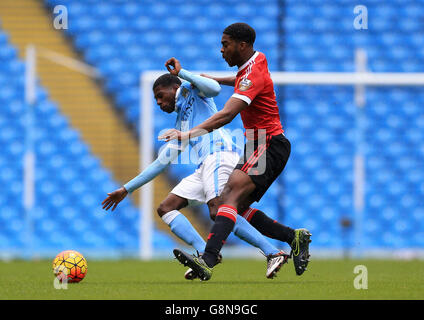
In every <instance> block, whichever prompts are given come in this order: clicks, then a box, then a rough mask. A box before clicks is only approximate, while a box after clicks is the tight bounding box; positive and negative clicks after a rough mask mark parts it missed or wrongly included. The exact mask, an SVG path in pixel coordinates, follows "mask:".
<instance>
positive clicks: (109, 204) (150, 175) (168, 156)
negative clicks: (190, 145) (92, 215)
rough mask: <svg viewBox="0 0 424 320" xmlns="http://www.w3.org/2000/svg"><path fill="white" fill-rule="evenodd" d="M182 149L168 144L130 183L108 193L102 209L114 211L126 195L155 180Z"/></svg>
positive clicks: (173, 144)
mask: <svg viewBox="0 0 424 320" xmlns="http://www.w3.org/2000/svg"><path fill="white" fill-rule="evenodd" d="M183 149H184V148H181V147H179V146H177V145H176V144H175V143H168V144H167V145H166V146H165V147H164V148H163V149H162V150H161V151H160V153H159V155H158V157H157V159H156V160H155V161H153V162H152V163H151V164H150V165H149V166H148V167H147V168H146V169H144V170H143V171H142V172H141V173H140V174H139V175H138V176H136V177H135V178H134V179H132V180H131V181H129V182H127V183H126V184H125V185H124V186H122V187H121V188H119V189H117V190H115V191H113V192H111V193H108V196H107V198H106V199H105V200H103V202H102V205H103V209H105V210H109V209H110V208H112V211H113V210H115V208H116V207H117V205H118V204H119V202H121V201H122V200H123V199H124V198H125V197H126V196H127V194H128V193H131V192H133V191H134V190H136V189H138V188H140V187H141V186H143V185H145V184H146V183H148V182H150V181H151V180H153V179H154V178H156V177H157V176H158V175H159V174H160V173H161V172H163V170H165V169H166V168H167V167H168V165H169V164H170V163H171V162H172V161H173V160H174V159H175V158H177V157H178V155H179V154H180V153H181V151H182V150H183Z"/></svg>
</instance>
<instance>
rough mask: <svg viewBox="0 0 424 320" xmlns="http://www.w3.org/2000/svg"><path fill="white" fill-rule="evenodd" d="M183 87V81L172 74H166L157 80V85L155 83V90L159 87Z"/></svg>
mask: <svg viewBox="0 0 424 320" xmlns="http://www.w3.org/2000/svg"><path fill="white" fill-rule="evenodd" d="M174 84H176V85H178V86H180V85H181V80H180V78H178V77H177V76H174V75H172V74H170V73H165V74H163V75H161V76H160V77H159V78H157V79H156V81H155V83H153V90H154V89H155V88H156V87H157V86H163V87H170V86H172V85H174Z"/></svg>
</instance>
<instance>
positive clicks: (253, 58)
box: [238, 51, 259, 71]
mask: <svg viewBox="0 0 424 320" xmlns="http://www.w3.org/2000/svg"><path fill="white" fill-rule="evenodd" d="M258 55H259V51H255V53H254V54H253V56H251V57H250V59H249V60H247V61H246V62H245V63H244V64H243V65H242V66H241V67H240V68H238V71H241V70H243V69H244V68H246V67H247V66H248V65H249V63H251V62H252V61H253V60H255V59H256V57H257V56H258Z"/></svg>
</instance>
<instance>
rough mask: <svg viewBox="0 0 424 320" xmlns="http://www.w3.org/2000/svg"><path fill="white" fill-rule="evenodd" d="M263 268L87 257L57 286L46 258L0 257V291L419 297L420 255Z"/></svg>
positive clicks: (36, 295) (260, 263) (66, 295)
mask: <svg viewBox="0 0 424 320" xmlns="http://www.w3.org/2000/svg"><path fill="white" fill-rule="evenodd" d="M356 265H364V266H366V267H367V271H368V289H362V290H357V289H355V287H354V279H355V277H356V276H358V274H355V273H354V268H355V266H356ZM265 268H266V263H265V260H241V259H225V260H224V262H223V263H222V264H221V265H218V266H217V267H216V268H215V270H214V274H213V277H212V279H211V280H210V281H207V282H200V281H196V280H195V281H187V280H185V279H184V278H183V274H184V272H185V270H186V269H185V268H184V267H183V266H182V265H180V264H179V263H178V262H177V261H176V260H157V261H151V262H142V261H137V260H122V261H94V260H93V261H90V260H88V273H87V276H86V277H85V279H84V280H83V281H82V282H80V283H76V284H68V289H67V290H63V289H62V290H58V289H55V288H54V285H53V280H54V276H53V273H52V266H51V261H47V260H41V261H35V262H29V261H12V262H0V299H2V300H5V299H31V300H32V299H41V300H45V299H59V300H61V299H94V300H96V299H102V300H103V299H140V300H159V299H164V300H173V299H180V300H181V299H182V300H185V299H187V300H196V299H200V300H217V299H219V300H223V299H225V300H268V299H274V300H284V299H303V300H305V299H314V300H315V299H325V300H326V299H336V300H338V299H343V300H345V299H374V300H375V299H377V300H385V299H424V261H418V260H412V261H394V260H312V261H311V263H310V265H309V267H308V271H307V272H305V274H304V275H302V276H296V275H295V272H294V268H293V262H292V261H291V260H290V261H289V264H287V265H284V266H283V268H282V269H281V270H280V272H279V273H278V277H277V278H275V279H273V280H269V279H266V278H265Z"/></svg>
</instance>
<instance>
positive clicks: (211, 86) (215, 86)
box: [165, 58, 221, 98]
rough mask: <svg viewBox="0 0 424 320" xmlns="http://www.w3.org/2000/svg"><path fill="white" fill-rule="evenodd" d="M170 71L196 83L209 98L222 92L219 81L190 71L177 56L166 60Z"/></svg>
mask: <svg viewBox="0 0 424 320" xmlns="http://www.w3.org/2000/svg"><path fill="white" fill-rule="evenodd" d="M165 67H166V68H167V69H168V71H169V72H170V73H171V74H173V75H175V76H178V77H180V78H182V79H184V80H187V81H188V82H190V83H191V84H192V85H194V86H195V87H196V88H197V89H199V91H200V92H201V94H202V95H203V96H205V97H207V98H212V97H216V96H217V95H218V94H219V93H220V92H221V86H220V85H219V83H218V82H217V81H215V80H213V79H211V78H210V77H202V76H199V75H195V74H193V73H191V72H190V71H187V70H184V69H183V68H182V67H181V63H180V62H179V61H178V60H177V59H176V58H171V59H169V60H167V61H166V62H165Z"/></svg>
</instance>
